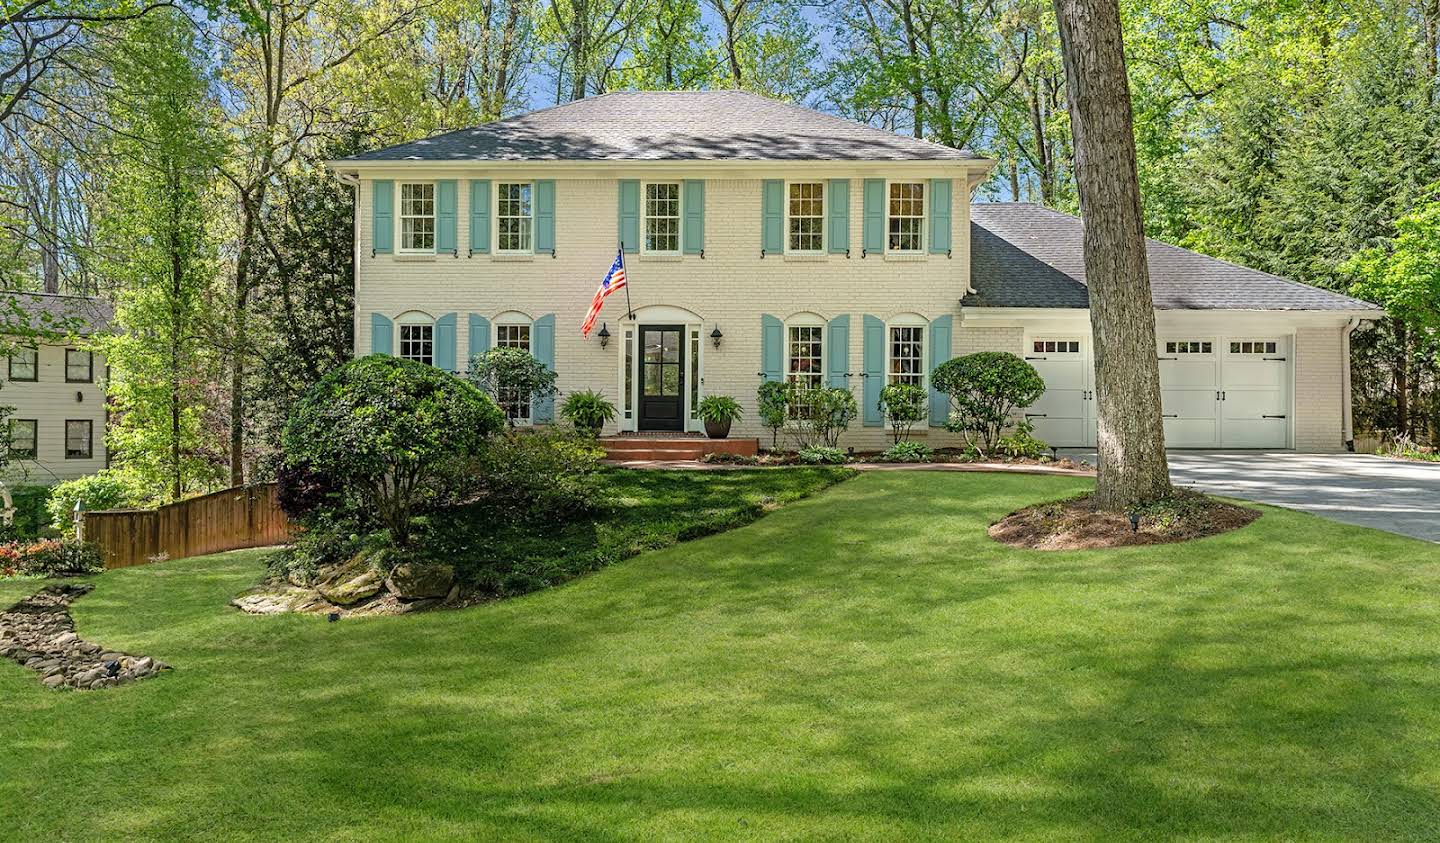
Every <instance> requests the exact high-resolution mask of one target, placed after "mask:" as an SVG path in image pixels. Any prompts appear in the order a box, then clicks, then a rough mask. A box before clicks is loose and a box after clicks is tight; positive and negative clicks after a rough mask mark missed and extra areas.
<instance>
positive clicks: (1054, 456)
mask: <svg viewBox="0 0 1440 843" xmlns="http://www.w3.org/2000/svg"><path fill="white" fill-rule="evenodd" d="M1059 460H1060V449H1059V448H1056V447H1055V446H1054V445H1051V446H1050V461H1051V462H1058V461H1059Z"/></svg>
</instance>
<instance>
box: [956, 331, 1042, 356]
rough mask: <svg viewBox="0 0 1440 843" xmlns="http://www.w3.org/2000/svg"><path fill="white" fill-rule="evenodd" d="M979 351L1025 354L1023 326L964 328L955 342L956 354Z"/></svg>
mask: <svg viewBox="0 0 1440 843" xmlns="http://www.w3.org/2000/svg"><path fill="white" fill-rule="evenodd" d="M980 351H1008V352H1010V353H1011V354H1014V355H1018V356H1020V357H1024V356H1025V329H1024V328H964V329H963V330H961V331H960V332H959V339H958V341H957V342H956V343H955V354H956V356H960V355H965V354H975V353H976V352H980Z"/></svg>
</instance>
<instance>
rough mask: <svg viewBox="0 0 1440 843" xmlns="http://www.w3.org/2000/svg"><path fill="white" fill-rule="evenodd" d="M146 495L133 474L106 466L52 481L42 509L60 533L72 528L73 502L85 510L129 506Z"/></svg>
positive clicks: (142, 502)
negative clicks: (78, 503)
mask: <svg viewBox="0 0 1440 843" xmlns="http://www.w3.org/2000/svg"><path fill="white" fill-rule="evenodd" d="M146 497H147V496H146V494H145V489H144V486H143V485H142V484H141V482H140V480H139V479H138V478H137V477H135V475H133V474H130V473H128V472H125V471H121V470H119V469H114V468H106V469H102V470H100V471H97V472H95V473H94V474H88V475H86V476H84V477H77V478H75V479H74V480H66V481H65V482H64V483H57V484H55V486H54V487H53V488H52V489H51V490H50V498H49V500H47V501H46V502H45V508H46V510H47V511H48V512H49V513H50V525H51V526H53V527H54V528H55V529H57V530H59V531H61V532H62V533H64V532H70V531H73V530H74V529H75V502H76V501H84V502H85V508H86V509H87V510H97V509H129V508H132V507H138V506H140V505H142V504H144V503H145V502H146Z"/></svg>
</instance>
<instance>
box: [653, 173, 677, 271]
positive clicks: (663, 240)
mask: <svg viewBox="0 0 1440 843" xmlns="http://www.w3.org/2000/svg"><path fill="white" fill-rule="evenodd" d="M645 253H646V254H648V255H678V254H680V185H679V183H677V182H656V183H654V184H647V185H645Z"/></svg>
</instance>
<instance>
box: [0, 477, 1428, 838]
mask: <svg viewBox="0 0 1440 843" xmlns="http://www.w3.org/2000/svg"><path fill="white" fill-rule="evenodd" d="M1083 486H1084V481H1080V480H1070V479H1066V478H1054V477H1020V476H1007V475H986V474H950V473H940V472H932V473H918V472H917V473H873V474H867V475H864V476H862V477H860V478H858V479H856V480H852V481H850V482H847V483H844V484H841V485H839V486H837V487H835V488H833V489H831V490H829V491H828V492H825V493H823V494H822V495H820V496H817V497H815V498H811V499H809V500H804V501H801V502H799V503H796V504H793V505H791V506H787V507H785V508H784V509H781V510H780V511H778V512H776V513H774V514H772V515H769V516H767V517H765V518H763V519H761V520H760V521H758V522H756V523H754V524H752V525H750V526H747V527H744V528H741V529H738V530H734V531H731V532H728V533H724V534H721V535H716V536H711V537H708V538H704V539H700V540H697V541H694V542H689V543H685V544H680V545H676V546H673V547H670V548H667V549H664V550H660V551H656V552H651V553H646V554H643V555H641V556H638V557H635V558H633V559H630V560H628V561H625V562H623V563H620V564H617V565H614V566H612V567H610V568H607V569H605V570H603V571H600V572H598V573H596V574H594V575H592V576H589V577H585V578H582V579H579V580H576V581H574V582H571V583H569V584H567V585H565V586H562V587H559V588H555V589H549V590H545V591H541V592H536V593H534V594H531V595H528V596H525V597H521V598H518V599H514V600H509V601H503V602H498V603H492V604H488V605H484V606H479V607H475V608H472V609H467V610H464V611H456V612H440V613H428V614H419V615H413V616H404V617H398V618H375V619H366V620H347V621H342V622H340V623H338V624H328V623H325V622H324V620H323V619H321V618H317V617H311V616H304V617H295V616H291V617H250V616H242V615H240V614H238V613H236V612H234V611H233V610H229V609H227V608H226V607H225V601H226V600H227V599H228V598H229V597H230V596H231V595H233V594H234V593H235V592H237V591H239V590H240V589H241V588H243V587H245V586H247V585H249V584H250V583H251V582H253V580H254V579H255V577H256V576H257V574H258V573H259V571H260V570H261V568H262V564H263V554H262V553H260V552H244V553H236V554H231V555H226V556H220V557H211V558H208V559H196V560H187V561H180V562H167V563H163V564H159V565H153V566H148V567H144V568H136V569H130V570H126V571H120V572H115V573H111V574H106V575H104V576H102V577H99V578H98V588H97V589H96V591H95V592H94V593H93V594H91V595H89V596H87V597H85V598H83V599H81V600H80V601H79V602H78V603H77V604H76V607H75V610H76V616H77V619H78V623H79V627H80V630H81V632H82V633H84V634H85V635H86V636H87V637H91V638H93V639H94V640H97V641H100V642H103V643H105V644H108V645H114V646H120V647H124V648H128V649H132V650H136V651H139V652H144V653H147V654H150V655H154V656H156V657H158V658H161V659H163V660H165V661H168V662H170V663H171V664H174V665H176V666H177V668H178V670H176V672H174V673H173V674H170V675H167V676H164V677H162V678H160V679H156V680H151V681H145V682H141V683H139V684H137V685H132V686H127V687H123V688H120V689H115V690H110V691H104V692H99V693H73V692H71V693H57V692H51V691H46V690H43V689H42V688H41V687H40V685H39V684H38V683H37V682H36V681H35V680H34V678H33V677H32V676H31V675H29V674H28V673H26V672H25V671H23V670H22V669H20V668H18V667H15V666H13V665H9V664H5V665H0V753H3V755H0V761H3V764H0V828H3V829H5V830H6V833H5V836H6V837H7V838H30V839H61V838H99V837H109V838H114V837H123V836H142V835H144V836H155V837H166V838H173V837H212V838H220V839H229V840H235V839H274V838H284V837H290V838H295V837H306V838H326V839H346V840H373V839H378V838H394V837H417V836H418V837H426V838H440V837H451V838H460V837H469V838H488V839H507V840H513V839H538V838H571V839H586V840H630V839H637V838H676V839H680V838H683V839H694V838H706V837H708V838H737V837H738V838H757V839H762V838H763V839H773V838H806V839H812V838H832V839H837V838H838V839H875V838H882V839H916V838H949V839H953V838H955V837H966V838H1001V837H1003V838H1025V839H1076V838H1088V839H1115V838H1131V839H1143V840H1153V839H1158V838H1164V837H1188V838H1197V837H1227V838H1261V837H1269V838H1286V839H1297V838H1312V839H1313V838H1325V839H1340V838H1349V839H1380V838H1387V839H1396V838H1412V839H1434V837H1435V835H1436V831H1437V829H1440V655H1437V653H1440V600H1437V591H1440V549H1437V548H1436V547H1434V546H1432V545H1427V544H1422V543H1420V542H1418V541H1413V540H1409V539H1404V538H1400V537H1396V536H1391V535H1387V534H1382V533H1377V532H1371V531H1368V530H1363V529H1358V528H1354V527H1348V526H1343V525H1340V524H1334V523H1330V522H1327V521H1322V520H1319V519H1316V518H1313V517H1311V516H1307V515H1303V514H1299V513H1293V512H1287V511H1282V510H1273V509H1268V510H1266V514H1265V516H1264V517H1263V518H1261V519H1260V520H1259V521H1257V522H1256V523H1255V524H1254V525H1252V526H1250V527H1247V528H1245V529H1244V530H1241V531H1238V532H1235V533H1231V534H1229V535H1225V536H1220V537H1216V538H1211V539H1206V540H1203V541H1199V542H1195V543H1192V544H1188V545H1179V546H1169V547H1165V546H1161V547H1152V548H1132V549H1126V550H1121V551H1108V552H1094V551H1092V552H1084V553H1053V554H1051V553H1041V552H1020V551H1016V550H1013V549H1009V548H1005V547H1002V546H999V545H997V544H995V543H993V542H991V541H990V540H989V539H988V538H986V536H985V534H984V527H985V525H986V524H987V523H988V522H990V521H991V520H993V519H995V518H997V517H998V516H1000V515H1003V514H1005V513H1007V512H1009V511H1011V510H1013V509H1015V508H1017V507H1019V506H1021V505H1024V504H1027V503H1032V502H1036V501H1039V500H1043V499H1046V498H1054V497H1057V496H1059V495H1062V494H1067V493H1071V492H1074V491H1076V490H1078V489H1080V488H1082V487H1083ZM31 585H33V583H29V584H26V588H28V587H29V586H31ZM0 588H3V591H0V595H5V596H15V595H17V594H18V593H20V591H22V590H24V589H19V588H17V587H16V586H15V585H14V584H5V585H4V586H0Z"/></svg>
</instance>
